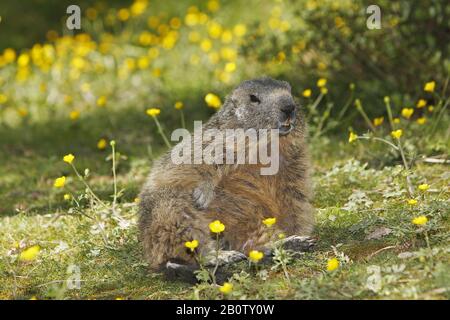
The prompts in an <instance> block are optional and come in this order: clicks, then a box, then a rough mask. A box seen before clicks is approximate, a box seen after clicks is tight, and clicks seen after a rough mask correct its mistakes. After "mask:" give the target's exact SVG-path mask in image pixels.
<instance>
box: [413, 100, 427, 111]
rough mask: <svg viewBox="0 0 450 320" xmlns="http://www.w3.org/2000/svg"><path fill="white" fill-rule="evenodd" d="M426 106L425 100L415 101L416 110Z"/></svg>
mask: <svg viewBox="0 0 450 320" xmlns="http://www.w3.org/2000/svg"><path fill="white" fill-rule="evenodd" d="M426 105H427V100H425V99H419V101H417V105H416V106H417V108H419V109H420V108H423V107H425V106H426Z"/></svg>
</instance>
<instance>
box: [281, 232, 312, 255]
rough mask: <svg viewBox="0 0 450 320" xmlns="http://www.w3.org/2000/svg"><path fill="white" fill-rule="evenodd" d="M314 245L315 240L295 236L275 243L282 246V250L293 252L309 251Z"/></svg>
mask: <svg viewBox="0 0 450 320" xmlns="http://www.w3.org/2000/svg"><path fill="white" fill-rule="evenodd" d="M315 243H316V240H314V239H313V238H310V237H304V236H303V237H302V236H296V235H293V236H289V237H287V238H285V239H282V240H278V241H277V244H280V245H282V246H283V248H284V249H286V250H291V251H294V252H306V251H310V250H311V249H312V248H313V247H314V245H315Z"/></svg>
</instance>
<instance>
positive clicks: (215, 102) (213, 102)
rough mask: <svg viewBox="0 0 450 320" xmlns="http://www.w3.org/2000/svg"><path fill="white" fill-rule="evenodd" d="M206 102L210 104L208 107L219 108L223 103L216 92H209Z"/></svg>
mask: <svg viewBox="0 0 450 320" xmlns="http://www.w3.org/2000/svg"><path fill="white" fill-rule="evenodd" d="M205 102H206V104H207V105H208V107H211V108H215V109H218V108H220V106H221V105H222V102H221V101H220V98H219V97H218V96H216V95H215V94H214V93H208V94H207V95H206V96H205Z"/></svg>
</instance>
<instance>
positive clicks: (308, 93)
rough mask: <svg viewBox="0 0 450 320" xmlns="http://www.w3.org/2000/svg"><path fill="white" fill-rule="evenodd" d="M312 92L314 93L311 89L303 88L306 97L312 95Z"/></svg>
mask: <svg viewBox="0 0 450 320" xmlns="http://www.w3.org/2000/svg"><path fill="white" fill-rule="evenodd" d="M311 94H312V91H311V89H306V90H303V92H302V95H303V96H304V97H305V98H309V97H311Z"/></svg>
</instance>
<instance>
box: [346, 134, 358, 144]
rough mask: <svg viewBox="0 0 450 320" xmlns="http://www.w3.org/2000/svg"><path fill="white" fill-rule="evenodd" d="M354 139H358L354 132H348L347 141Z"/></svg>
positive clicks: (350, 141)
mask: <svg viewBox="0 0 450 320" xmlns="http://www.w3.org/2000/svg"><path fill="white" fill-rule="evenodd" d="M356 139H358V135H357V134H356V133H353V132H350V135H349V137H348V142H349V143H352V142H353V141H355V140H356Z"/></svg>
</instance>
